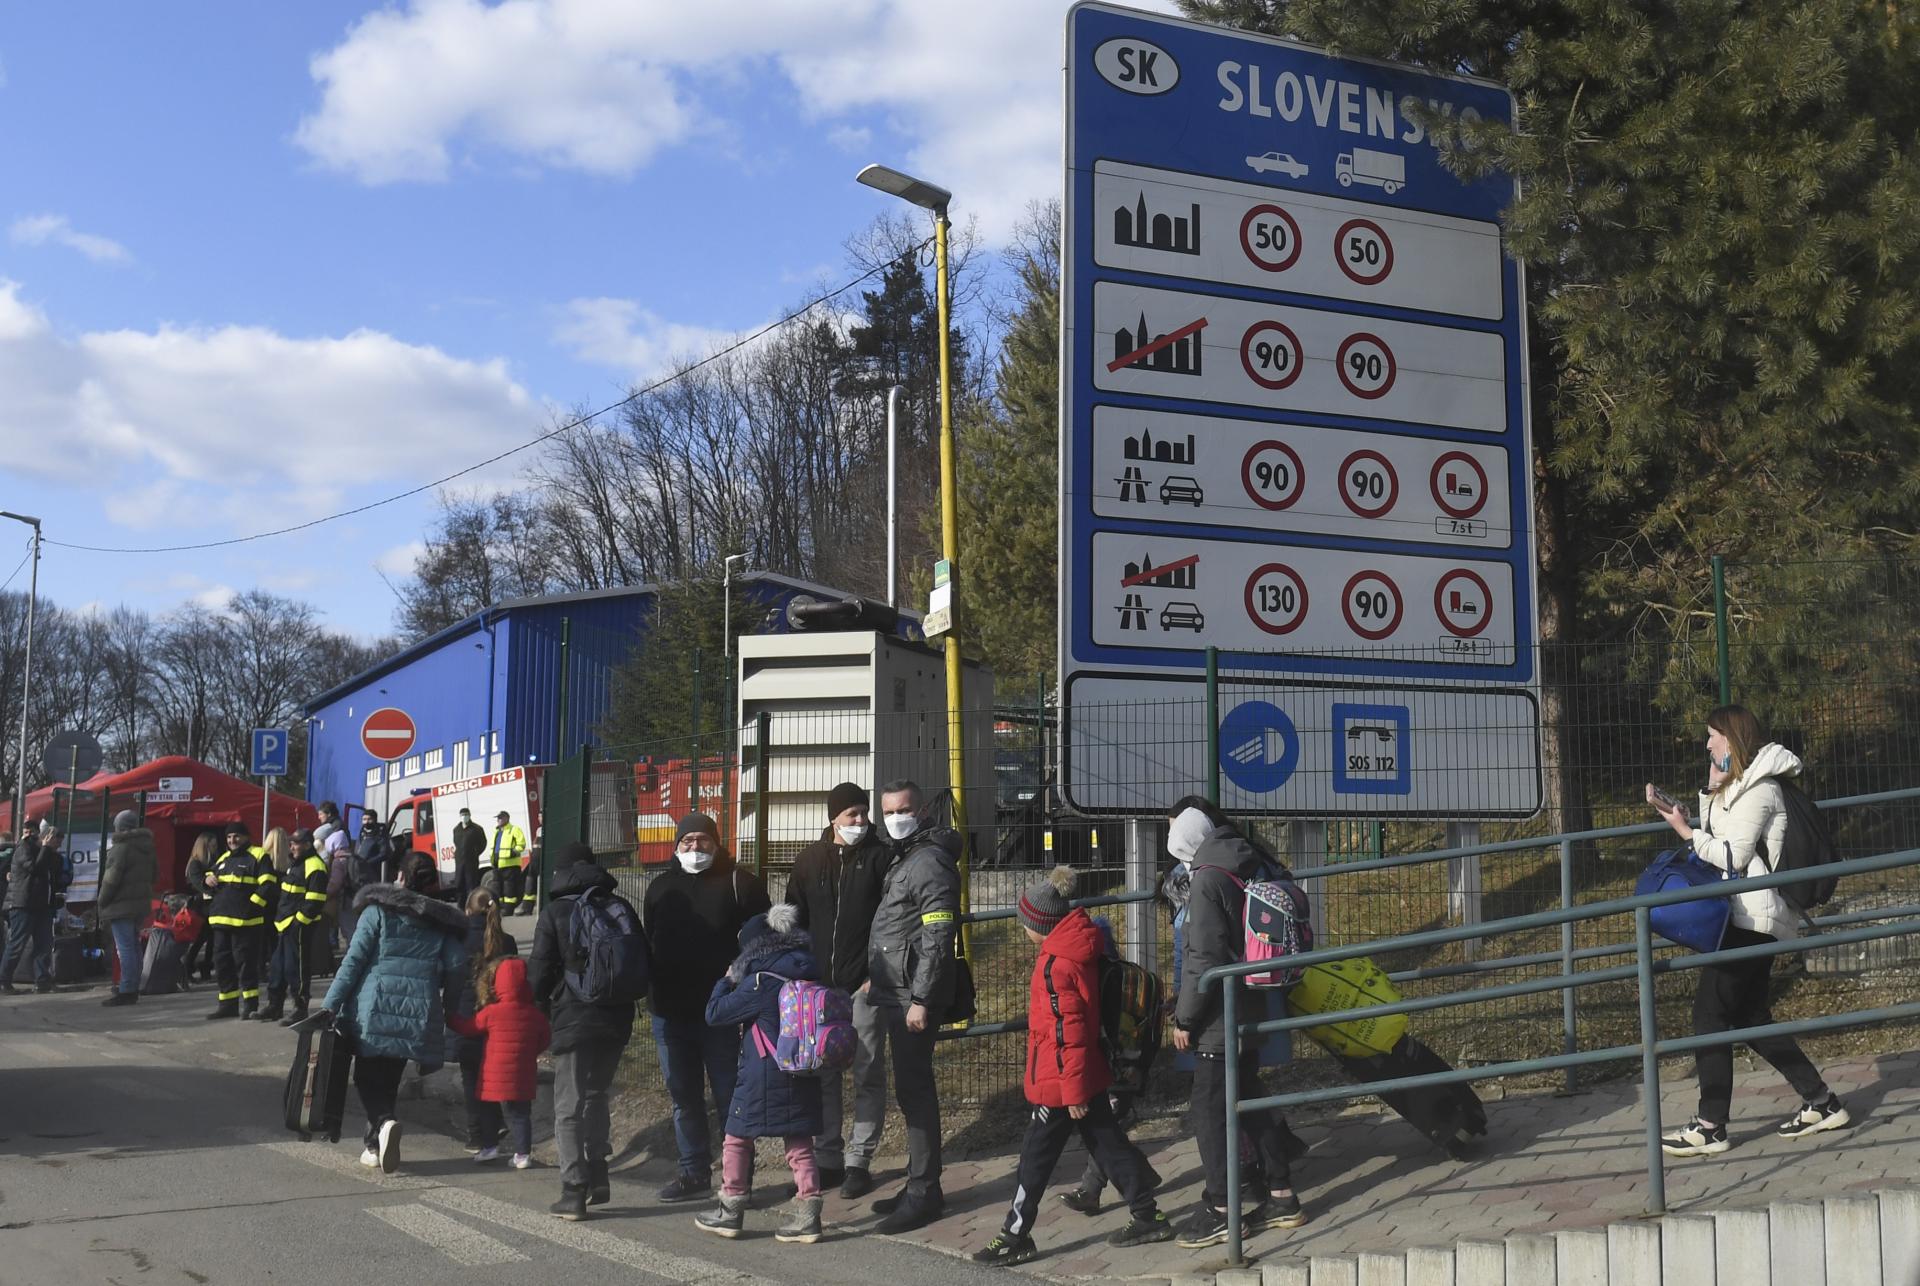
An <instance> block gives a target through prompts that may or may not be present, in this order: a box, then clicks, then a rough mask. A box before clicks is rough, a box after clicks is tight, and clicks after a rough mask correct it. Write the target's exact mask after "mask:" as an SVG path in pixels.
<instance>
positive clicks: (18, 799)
mask: <svg viewBox="0 0 1920 1286" xmlns="http://www.w3.org/2000/svg"><path fill="white" fill-rule="evenodd" d="M0 518H11V519H13V521H15V522H23V523H25V524H27V526H29V527H31V528H33V552H32V554H31V555H30V559H31V561H32V563H33V570H32V571H31V573H29V575H28V577H27V586H28V588H27V655H26V663H25V664H24V665H23V666H22V667H21V669H22V675H21V679H20V764H19V768H20V772H19V776H18V777H17V778H16V779H15V782H14V796H13V831H14V835H15V836H16V837H20V836H24V835H25V834H26V832H25V830H24V827H25V826H26V824H27V819H26V811H27V702H28V701H29V700H31V699H32V696H33V618H34V613H35V611H36V610H37V609H38V608H39V605H40V520H39V519H38V518H34V517H31V516H29V515H27V514H17V513H12V512H8V511H5V510H0Z"/></svg>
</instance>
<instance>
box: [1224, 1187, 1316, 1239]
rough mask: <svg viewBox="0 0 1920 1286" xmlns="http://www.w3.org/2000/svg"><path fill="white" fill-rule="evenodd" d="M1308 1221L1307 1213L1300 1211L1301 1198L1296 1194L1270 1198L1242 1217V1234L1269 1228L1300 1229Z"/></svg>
mask: <svg viewBox="0 0 1920 1286" xmlns="http://www.w3.org/2000/svg"><path fill="white" fill-rule="evenodd" d="M1306 1221H1307V1216H1306V1214H1305V1212H1303V1211H1302V1210H1301V1209H1300V1198H1299V1196H1298V1195H1296V1194H1294V1193H1291V1192H1290V1193H1288V1194H1287V1195H1286V1196H1284V1197H1268V1198H1267V1199H1266V1200H1265V1201H1262V1202H1261V1203H1260V1204H1259V1205H1257V1206H1255V1207H1254V1208H1253V1209H1251V1210H1249V1211H1247V1213H1246V1214H1245V1215H1243V1216H1241V1219H1240V1228H1241V1231H1242V1232H1260V1231H1262V1230H1264V1229H1267V1228H1298V1227H1299V1226H1300V1225H1301V1224H1303V1223H1305V1222H1306Z"/></svg>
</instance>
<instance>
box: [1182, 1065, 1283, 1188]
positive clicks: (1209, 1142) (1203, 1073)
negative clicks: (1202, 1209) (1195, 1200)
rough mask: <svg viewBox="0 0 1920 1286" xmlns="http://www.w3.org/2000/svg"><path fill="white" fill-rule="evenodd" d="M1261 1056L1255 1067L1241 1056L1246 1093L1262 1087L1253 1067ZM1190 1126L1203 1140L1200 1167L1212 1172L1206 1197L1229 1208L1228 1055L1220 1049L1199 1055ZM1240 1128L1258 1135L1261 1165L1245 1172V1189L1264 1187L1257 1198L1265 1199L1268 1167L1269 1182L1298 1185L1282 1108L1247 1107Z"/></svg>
mask: <svg viewBox="0 0 1920 1286" xmlns="http://www.w3.org/2000/svg"><path fill="white" fill-rule="evenodd" d="M1258 1061H1259V1056H1258V1055H1257V1054H1255V1055H1254V1056H1253V1062H1254V1064H1255V1067H1254V1068H1249V1066H1248V1060H1247V1059H1245V1058H1243V1059H1242V1060H1241V1064H1240V1097H1241V1098H1242V1099H1247V1098H1251V1097H1253V1096H1254V1095H1256V1094H1259V1093H1260V1092H1261V1091H1260V1088H1259V1084H1260V1082H1259V1078H1258V1076H1257V1075H1249V1072H1250V1071H1257V1064H1258ZM1187 1127H1188V1128H1189V1129H1191V1130H1192V1131H1193V1133H1194V1137H1195V1141H1196V1142H1198V1143H1199V1145H1200V1169H1201V1171H1202V1172H1203V1173H1204V1175H1205V1176H1206V1187H1205V1189H1204V1190H1203V1191H1202V1193H1201V1199H1202V1200H1203V1201H1205V1202H1206V1203H1207V1204H1208V1205H1209V1206H1212V1207H1213V1208H1214V1209H1216V1210H1224V1209H1226V1208H1227V1061H1226V1059H1225V1058H1223V1057H1222V1056H1221V1055H1219V1054H1198V1055H1196V1056H1195V1058H1194V1062H1193V1098H1192V1099H1191V1100H1190V1101H1189V1103H1188V1105H1187ZM1240 1128H1241V1131H1242V1132H1243V1133H1244V1134H1245V1135H1246V1136H1248V1137H1249V1138H1251V1139H1252V1141H1253V1147H1254V1153H1255V1157H1256V1162H1255V1165H1254V1166H1253V1167H1250V1168H1246V1169H1243V1171H1242V1173H1241V1176H1240V1177H1241V1189H1242V1191H1243V1192H1255V1193H1258V1194H1259V1195H1258V1198H1256V1199H1264V1198H1265V1196H1266V1192H1265V1191H1264V1190H1262V1188H1261V1186H1260V1184H1259V1183H1258V1176H1259V1175H1260V1172H1262V1171H1264V1172H1265V1179H1266V1185H1265V1186H1266V1187H1267V1188H1289V1187H1292V1186H1293V1176H1292V1173H1291V1172H1290V1171H1289V1170H1288V1168H1287V1144H1286V1139H1287V1130H1286V1123H1285V1121H1284V1120H1282V1119H1281V1117H1280V1114H1279V1113H1278V1112H1243V1113H1241V1115H1240Z"/></svg>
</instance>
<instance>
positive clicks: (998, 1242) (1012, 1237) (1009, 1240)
mask: <svg viewBox="0 0 1920 1286" xmlns="http://www.w3.org/2000/svg"><path fill="white" fill-rule="evenodd" d="M1039 1254H1040V1247H1038V1246H1036V1245H1034V1244H1033V1238H1031V1237H1026V1236H1022V1235H1021V1234H1019V1233H1017V1232H1002V1233H995V1234H994V1238H993V1240H992V1241H990V1242H988V1243H987V1245H986V1249H984V1250H976V1251H974V1252H973V1262H974V1263H976V1264H985V1265H986V1266H987V1267H989V1268H1011V1267H1013V1266H1014V1265H1015V1264H1024V1263H1026V1262H1027V1261H1028V1260H1029V1259H1033V1258H1035V1257H1037V1256H1038V1255H1039Z"/></svg>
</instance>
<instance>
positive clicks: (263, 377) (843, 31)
mask: <svg viewBox="0 0 1920 1286" xmlns="http://www.w3.org/2000/svg"><path fill="white" fill-rule="evenodd" d="M1153 7H1163V6H1161V5H1158V4H1156V5H1155V6H1153ZM1065 9H1066V4H1065V0H1057V2H1056V0H976V3H973V4H969V5H966V6H962V7H960V8H955V7H952V6H947V5H935V4H929V3H923V2H921V0H729V2H728V3H725V4H719V5H712V4H706V5H699V4H696V5H678V4H673V5H669V4H664V3H662V4H656V3H652V2H651V0H504V2H502V3H493V4H483V3H480V2H479V0H410V2H408V3H397V4H393V5H389V6H385V7H381V6H369V5H364V4H345V3H326V2H323V0H303V2H302V3H300V4H242V3H234V2H229V3H220V4H191V5H190V4H140V5H123V4H111V5H110V4H104V3H93V2H92V0H71V2H69V0H63V2H62V3H59V4H13V5H8V6H5V7H4V8H0V388H5V389H6V390H7V393H6V396H5V397H4V398H0V462H3V463H0V508H6V509H14V510H21V511H25V512H29V513H37V514H39V515H40V516H42V517H43V518H44V519H45V520H46V530H47V535H48V538H49V539H50V540H53V541H68V542H72V543H78V544H91V545H111V546H156V545H173V544H181V543H190V542H195V541H207V540H220V539H225V538H228V537H232V536H237V535H244V534H247V533H249V532H253V531H257V530H261V529H264V528H271V527H278V526H283V525H286V524H288V523H290V522H298V521H304V520H306V519H308V518H312V517H316V516H318V515H320V514H323V513H327V512H330V511H333V510H335V509H339V508H344V507H348V506H352V505H357V504H362V503H365V502H367V501H369V500H372V499H375V498H378V497H379V496H382V495H385V494H390V493H392V492H395V491H399V490H403V489H405V488H407V487H410V486H414V485H417V484H418V483H420V482H422V481H425V480H427V479H430V478H432V477H435V476H438V475H440V474H443V473H446V472H450V471H451V470H452V469H454V468H458V467H461V466H463V465H466V464H468V463H470V462H472V461H473V460H476V459H479V458H482V457H485V456H487V455H490V454H493V453H494V452H496V451H498V450H501V449H503V448H504V447H505V446H507V445H511V444H512V443H514V442H517V441H520V440H522V439H525V438H527V437H531V436H533V435H534V434H535V433H537V432H539V431H541V430H542V429H544V428H546V427H548V426H549V424H550V423H551V421H552V417H553V416H555V415H556V414H558V413H559V412H560V411H561V410H562V409H563V408H565V407H568V406H573V405H579V404H590V405H595V406H598V405H603V404H605V403H607V402H610V401H613V400H614V399H615V398H617V397H618V396H619V395H620V393H621V391H622V390H623V389H624V388H625V387H626V386H627V385H628V383H629V382H630V381H631V380H633V379H635V378H638V377H642V376H644V375H646V374H649V373H651V372H654V371H657V370H658V369H659V368H660V367H661V365H662V364H663V363H664V362H665V361H666V359H667V358H668V357H669V356H671V355H673V354H676V353H682V352H688V351H693V350H703V349H704V348H705V347H706V346H707V345H708V344H709V343H711V342H712V341H713V340H714V338H715V337H717V336H724V335H727V334H730V333H733V332H736V331H740V330H745V329H750V328H753V327H756V326H758V325H761V324H764V323H765V322H766V321H768V320H770V319H772V318H773V317H775V316H777V315H778V314H779V313H780V312H782V311H783V310H784V309H785V308H786V307H787V306H789V305H791V304H792V303H794V302H796V301H797V300H798V299H800V298H801V297H802V296H803V295H804V294H805V293H806V291H807V289H808V288H809V286H812V285H816V284H820V283H824V282H833V283H837V282H838V281H839V280H842V279H844V277H846V276H847V275H849V272H848V269H847V266H846V264H845V261H844V254H843V250H842V244H843V242H844V241H845V240H846V238H847V237H848V236H849V235H850V234H852V233H854V232H856V231H857V230H858V229H859V228H861V227H862V226H863V225H865V224H866V223H867V222H868V221H869V220H871V219H872V218H873V217H874V216H875V215H876V214H878V213H880V212H882V211H883V210H884V209H885V206H886V202H885V199H884V198H881V197H879V196H878V195H877V194H875V193H872V192H870V191H868V190H867V189H865V188H861V187H858V186H857V185H855V184H854V183H853V182H852V175H853V173H854V172H855V171H856V170H857V169H858V168H859V166H860V165H862V164H864V163H865V162H867V161H869V160H885V161H887V162H889V163H891V164H895V165H898V166H900V167H902V168H906V169H910V170H914V171H916V172H919V173H922V174H924V175H925V176H926V177H929V178H932V179H935V180H936V181H940V182H943V183H945V184H946V185H947V186H949V187H951V188H953V190H954V191H955V192H956V194H957V200H956V205H955V216H956V218H960V219H964V218H967V217H968V216H973V217H976V218H977V219H978V220H979V221H980V227H981V230H982V231H983V232H985V233H986V234H987V236H988V238H989V240H993V239H995V238H998V237H1000V236H1001V235H1003V234H1004V233H1005V231H1006V230H1007V229H1008V228H1009V227H1010V226H1011V224H1012V222H1013V220H1014V219H1015V218H1016V217H1017V216H1018V214H1019V213H1020V211H1021V210H1022V209H1023V208H1024V207H1025V206H1026V204H1027V203H1028V202H1029V201H1031V200H1034V199H1037V198H1045V197H1049V196H1052V195H1054V194H1055V193H1057V191H1058V189H1059V184H1060V176H1059V165H1060V161H1059V147H1060V128H1061V125H1060V118H1059V117H1060V108H1059V101H1060V88H1059V63H1060V43H1061V35H1060V32H1061V26H1062V19H1063V16H1064V13H1065ZM511 478H512V471H511V469H510V468H502V469H498V470H495V471H494V472H492V473H491V474H489V475H486V476H485V477H484V478H483V479H482V481H483V482H484V483H485V484H486V485H511ZM432 508H433V505H432V501H431V500H429V499H421V500H415V501H408V502H402V503H400V504H396V505H392V506H389V507H387V508H384V509H380V510H377V511H375V512H373V513H371V514H368V515H364V516H361V517H357V518H353V519H347V520H343V521H341V522H337V523H333V524H329V525H327V526H325V527H321V528H318V529H316V530H314V531H311V532H308V533H305V534H303V535H300V536H295V537H287V538H280V539H275V540H269V541H260V542H255V543H252V544H247V545H240V546H234V547H230V548H226V549H215V550H204V551H195V552H184V553H169V554H158V555H131V554H91V553H82V552H78V551H74V550H70V549H64V548H59V547H57V546H56V547H53V548H50V549H49V550H48V552H47V556H46V560H45V562H44V563H43V565H42V569H41V587H42V590H43V592H45V593H46V594H47V595H49V596H50V597H52V598H53V599H55V600H56V601H58V602H60V603H62V604H64V605H67V606H76V607H77V606H82V605H85V604H89V603H97V604H104V605H111V604H114V603H118V602H126V603H131V604H136V605H139V606H143V607H147V608H149V609H153V610H156V611H164V610H166V609H168V608H170V607H172V606H174V605H176V604H178V603H180V602H181V601H183V600H187V599H192V598H202V599H205V600H210V601H211V600H218V599H220V598H221V597H223V596H224V594H226V593H228V592H230V591H232V590H235V589H244V588H248V587H251V586H256V585H258V586H262V587H265V588H268V589H272V590H275V591H277V592H282V593H287V594H292V595H296V596H299V597H303V598H306V599H308V600H310V601H312V602H314V603H316V604H317V605H319V606H320V607H321V609H322V610H323V612H324V613H325V616H326V619H327V621H328V623H329V624H331V625H334V626H336V627H338V628H342V629H347V630H351V631H353V632H356V633H360V634H377V633H380V632H383V631H384V630H385V629H386V628H387V626H388V624H389V621H390V617H391V609H392V599H391V596H390V594H389V593H388V591H387V589H386V588H385V586H384V585H383V584H382V583H381V580H380V579H379V576H378V574H377V571H376V569H384V570H386V571H387V572H389V573H390V574H395V573H398V574H403V573H404V569H405V567H406V566H407V564H408V562H409V557H408V553H409V549H410V547H412V546H413V543H414V542H415V541H417V540H418V539H419V536H420V534H421V532H422V530H423V529H424V528H425V526H426V525H427V523H428V521H429V519H430V515H431V512H432ZM19 548H20V545H19V544H18V543H17V542H16V538H15V537H14V536H13V535H11V534H8V533H6V532H0V577H4V576H5V575H6V573H7V572H8V571H9V570H10V569H11V568H12V566H13V564H14V561H15V559H16V558H17V557H18V550H19ZM23 579H24V578H23ZM21 583H22V582H20V581H16V582H15V585H14V587H15V588H18V587H19V585H20V584H21Z"/></svg>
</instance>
